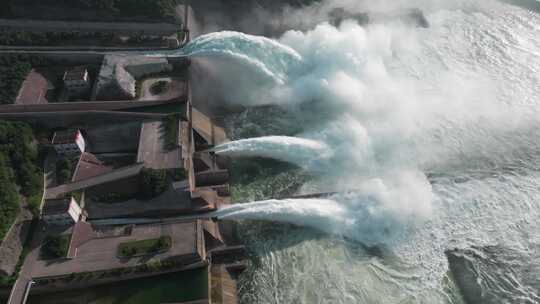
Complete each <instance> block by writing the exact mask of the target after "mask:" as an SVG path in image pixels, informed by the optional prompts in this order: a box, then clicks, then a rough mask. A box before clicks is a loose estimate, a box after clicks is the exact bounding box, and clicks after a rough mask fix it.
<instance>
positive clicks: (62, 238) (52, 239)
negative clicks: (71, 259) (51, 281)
mask: <svg viewBox="0 0 540 304" xmlns="http://www.w3.org/2000/svg"><path fill="white" fill-rule="evenodd" d="M70 240H71V235H54V236H52V235H49V236H47V237H46V238H45V241H44V243H43V246H41V256H42V257H43V258H46V259H57V258H61V257H65V256H66V255H67V252H68V250H69V241H70Z"/></svg>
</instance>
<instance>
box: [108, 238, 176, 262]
mask: <svg viewBox="0 0 540 304" xmlns="http://www.w3.org/2000/svg"><path fill="white" fill-rule="evenodd" d="M171 243H172V240H171V237H170V236H162V237H160V238H157V239H149V240H142V241H133V242H126V243H122V244H120V245H119V246H118V256H119V257H121V258H130V257H134V256H139V255H146V254H151V253H156V252H160V251H165V250H169V248H171Z"/></svg>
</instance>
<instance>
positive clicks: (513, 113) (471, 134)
mask: <svg viewBox="0 0 540 304" xmlns="http://www.w3.org/2000/svg"><path fill="white" fill-rule="evenodd" d="M345 2H347V1H344V2H343V3H345ZM420 2H421V1H419V5H422V3H420ZM424 2H425V1H424ZM381 3H383V4H380V5H381V8H380V9H381V10H385V9H387V10H389V9H394V8H399V5H404V4H403V3H404V2H395V3H394V4H389V3H386V4H385V3H384V1H383V2H381ZM322 5H324V3H323V4H322ZM343 5H346V4H343ZM351 5H353V4H352V2H351ZM432 5H433V6H432V7H431V8H430V7H427V6H426V5H424V7H425V9H434V10H435V7H438V9H441V7H442V8H444V7H445V6H448V5H450V4H448V5H445V4H443V3H442V2H438V1H434V2H432ZM470 5H472V4H470ZM376 6H377V5H375V7H376ZM357 7H359V6H357ZM390 7H391V8H390ZM319 9H320V8H319ZM304 12H306V13H307V14H309V12H307V11H304ZM295 13H296V14H300V12H295ZM295 19H301V18H300V17H296V18H295ZM434 26H437V24H436V23H435V24H434ZM430 39H440V37H432V36H430V32H429V30H423V29H417V28H415V27H411V26H409V25H406V24H402V23H399V22H398V23H392V24H374V25H369V26H367V27H366V26H361V25H360V24H358V23H357V22H355V21H352V20H350V21H346V22H343V23H342V24H341V25H340V26H339V27H335V26H332V25H330V24H329V23H324V22H323V23H322V24H319V25H317V26H315V27H314V28H313V29H311V30H308V31H304V32H303V31H288V32H286V33H285V34H284V35H283V36H282V37H281V38H279V40H277V41H269V40H268V39H265V38H260V37H253V36H250V35H245V34H240V33H233V32H219V33H213V34H209V35H208V36H204V37H202V38H200V40H195V41H194V42H193V46H194V45H197V44H198V45H199V47H200V48H199V47H193V48H188V50H189V51H190V52H191V53H194V54H195V53H198V54H204V55H205V60H210V61H211V60H212V59H211V58H213V56H214V55H216V56H217V57H219V60H220V62H226V61H227V58H229V59H231V60H230V61H228V62H226V63H225V65H224V66H226V65H230V66H231V69H227V68H224V69H223V70H216V71H215V73H216V74H215V75H216V77H215V79H216V80H218V82H219V81H225V82H226V83H228V84H230V85H231V86H233V85H234V83H235V80H236V79H242V82H241V85H236V86H235V89H234V90H231V89H228V90H224V91H220V93H222V96H223V97H224V98H225V99H227V100H228V101H229V102H233V103H238V104H241V105H247V106H253V105H261V104H273V105H279V106H281V107H284V108H286V109H288V110H290V111H294V112H296V113H297V114H298V115H302V116H312V117H313V119H312V121H316V122H317V123H316V124H314V125H306V126H305V127H304V132H302V133H301V134H298V135H297V137H298V139H296V140H291V138H279V137H273V138H272V137H266V138H258V139H245V140H243V141H238V142H233V143H228V144H226V146H225V147H226V148H225V150H224V151H229V152H230V151H231V150H229V149H230V148H231V147H234V154H236V155H243V154H249V155H250V156H253V155H254V154H258V155H259V156H266V157H274V158H277V159H280V160H285V161H289V162H292V163H295V164H297V165H299V166H302V167H304V168H306V169H309V170H313V171H317V172H319V173H321V174H324V176H325V177H326V178H328V179H337V180H339V183H336V184H339V188H340V189H341V190H346V189H356V190H357V191H358V193H359V195H356V196H354V197H352V198H350V197H349V198H340V197H339V198H334V199H332V201H334V202H337V204H338V205H339V206H338V207H339V208H338V207H336V206H334V205H335V204H334V205H332V204H331V203H328V202H327V203H328V204H329V206H334V207H335V208H334V207H332V208H330V209H329V210H331V212H327V213H324V216H325V217H328V218H329V219H327V221H338V222H339V223H350V221H352V222H355V223H356V222H357V220H358V221H359V222H362V223H364V224H365V225H366V227H363V226H362V227H361V228H359V226H357V225H348V224H343V225H342V226H343V227H344V228H343V229H344V230H341V231H338V232H339V233H342V234H344V235H347V236H351V234H350V233H349V232H346V231H345V230H347V229H348V228H346V227H355V228H354V229H351V231H358V229H360V230H362V229H364V230H366V229H368V228H367V227H379V228H377V231H386V232H388V231H399V230H400V229H399V228H397V227H403V225H406V224H407V223H409V222H416V220H418V219H425V218H427V217H429V214H430V212H431V210H432V207H431V202H432V199H433V194H432V192H431V187H430V185H429V182H428V180H427V178H426V172H427V170H433V169H434V168H437V167H439V168H443V169H442V170H444V166H443V165H442V164H445V163H446V162H453V161H455V160H458V162H459V160H460V159H461V160H463V159H469V158H476V157H478V158H479V159H484V158H485V159H487V160H488V161H487V163H501V164H502V162H499V158H500V160H501V161H506V159H504V158H506V157H507V155H509V153H508V152H509V151H513V150H519V149H520V148H522V147H523V146H528V145H529V143H530V141H529V140H528V139H527V138H526V136H524V135H523V134H524V133H523V130H532V129H534V128H535V126H538V119H537V118H536V116H535V115H536V112H534V111H531V108H530V107H516V106H515V105H513V104H508V103H506V102H505V101H504V100H502V99H501V98H499V96H498V95H497V94H498V93H499V92H500V90H499V88H498V87H497V85H496V84H495V83H494V81H493V79H490V78H489V77H486V74H484V73H482V72H481V71H477V70H472V69H465V68H464V67H463V65H460V62H459V60H460V59H461V58H455V60H456V61H455V62H453V63H454V64H455V65H456V66H457V67H456V68H454V67H452V66H449V63H448V62H445V61H442V60H440V58H439V57H437V56H438V55H439V54H438V53H437V52H436V51H434V50H432V49H431V44H430V43H431V40H430ZM471 39H473V38H471ZM204 41H213V42H219V43H217V44H216V45H214V46H213V47H207V46H208V45H211V44H208V43H201V42H204ZM437 42H438V43H440V41H437ZM434 43H435V42H434ZM471 43H472V41H471ZM246 44H247V45H246ZM468 47H470V46H469V45H464V46H463V48H464V49H467V48H468ZM260 48H262V49H260ZM201 49H205V51H204V52H199V50H201ZM437 51H439V50H437ZM457 51H461V50H457ZM423 64H425V65H429V66H430V69H421V71H418V70H417V69H416V68H417V67H418V66H421V65H423ZM224 66H223V65H220V68H221V67H224ZM485 66H486V67H487V68H489V67H490V66H489V65H488V64H486V65H485ZM239 67H248V71H244V69H243V68H239ZM497 68H498V67H497V66H494V67H493V69H494V70H497ZM235 69H237V70H235ZM231 71H237V72H240V75H236V74H234V73H231ZM244 72H245V73H247V75H252V74H253V75H256V74H262V75H271V77H266V78H265V77H262V78H260V77H259V78H257V77H245V74H244V76H242V75H241V74H243V73H244ZM510 77H512V76H510ZM251 79H253V80H251ZM229 88H230V86H229ZM503 138H504V139H507V141H506V142H501V141H500V140H501V139H503ZM291 142H295V144H294V145H291V144H290V143H291ZM315 143H317V144H315ZM313 146H320V147H323V146H324V147H326V148H325V149H322V150H317V149H315V150H314V149H313ZM536 146H537V145H536ZM221 148H223V147H221ZM328 150H330V153H328ZM276 151H277V152H279V153H277V152H276ZM322 151H324V152H322ZM481 162H482V160H481V161H480V162H479V163H481ZM475 165H477V164H476V162H475V163H471V165H469V164H468V166H475ZM480 166H482V164H480ZM340 189H338V190H340ZM303 202H305V201H303ZM300 204H301V203H300V202H299V201H290V200H286V201H275V200H273V201H269V202H265V203H261V202H258V203H254V204H244V205H243V206H242V205H240V206H234V207H231V208H233V209H228V210H225V211H224V213H223V214H222V216H223V217H233V215H232V214H234V217H236V218H248V217H249V218H262V217H264V218H266V219H278V220H285V221H290V220H291V218H292V219H295V218H296V217H295V216H299V214H303V215H302V218H304V220H298V222H299V223H302V222H306V223H307V225H310V226H314V225H313V224H311V222H310V220H309V219H307V218H308V217H309V216H313V214H311V213H310V212H309V210H305V209H303V208H300V207H298V206H299V205H300ZM305 204H306V206H310V207H306V208H311V207H313V206H314V205H316V204H317V203H315V202H313V201H309V202H306V203H305ZM321 204H322V202H321ZM359 206H362V207H359ZM272 210H274V211H275V213H272ZM317 210H318V211H317ZM320 210H321V209H317V208H315V207H313V212H315V211H317V216H316V217H317V218H319V219H320V218H321V216H322V215H321V213H320V212H319V211H320ZM324 210H326V209H324ZM358 210H360V211H358ZM229 211H230V212H231V213H227V212H229ZM287 212H291V213H293V214H288V215H286V213H287ZM225 214H228V215H225ZM345 215H346V216H345ZM379 215H381V216H379ZM383 219H384V220H383ZM381 221H382V222H385V223H392V224H391V225H382V224H378V223H380V222H381ZM329 226H332V225H329ZM337 226H339V225H337ZM381 227H383V228H381ZM355 229H356V230H355ZM366 231H367V230H366ZM386 232H385V233H386ZM358 235H360V236H361V237H359V238H357V239H360V240H361V239H362V238H365V237H366V236H367V235H369V233H359V234H358ZM373 235H374V236H378V237H381V238H379V241H384V237H383V234H381V233H379V234H376V233H373ZM370 241H373V240H370Z"/></svg>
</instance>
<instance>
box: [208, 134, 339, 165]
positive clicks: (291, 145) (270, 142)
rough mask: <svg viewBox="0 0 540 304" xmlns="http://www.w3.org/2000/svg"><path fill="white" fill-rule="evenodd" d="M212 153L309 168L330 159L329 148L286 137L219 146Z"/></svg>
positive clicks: (241, 141) (269, 137) (245, 140)
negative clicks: (288, 163) (263, 159)
mask: <svg viewBox="0 0 540 304" xmlns="http://www.w3.org/2000/svg"><path fill="white" fill-rule="evenodd" d="M213 150H214V152H216V153H217V154H221V155H226V156H233V157H254V156H256V157H267V158H273V159H277V160H281V161H287V162H291V163H294V164H297V165H299V166H301V167H311V165H310V163H312V162H316V161H320V159H325V158H328V157H330V154H331V151H330V150H329V148H328V147H327V146H326V145H324V144H322V143H320V142H317V141H314V140H309V139H304V138H298V137H288V136H266V137H257V138H250V139H241V140H237V141H232V142H228V143H224V144H221V145H219V146H217V147H215V148H214V149H213Z"/></svg>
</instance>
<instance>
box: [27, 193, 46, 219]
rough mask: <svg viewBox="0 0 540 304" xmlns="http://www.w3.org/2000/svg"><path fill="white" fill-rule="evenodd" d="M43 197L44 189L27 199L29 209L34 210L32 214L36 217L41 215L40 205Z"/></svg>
mask: <svg viewBox="0 0 540 304" xmlns="http://www.w3.org/2000/svg"><path fill="white" fill-rule="evenodd" d="M42 198H43V190H42V191H41V192H39V193H38V194H35V195H32V196H29V197H28V198H27V200H26V202H27V204H28V209H30V211H31V212H32V215H33V216H34V217H36V218H37V217H38V216H39V207H40V206H41V200H42Z"/></svg>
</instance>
